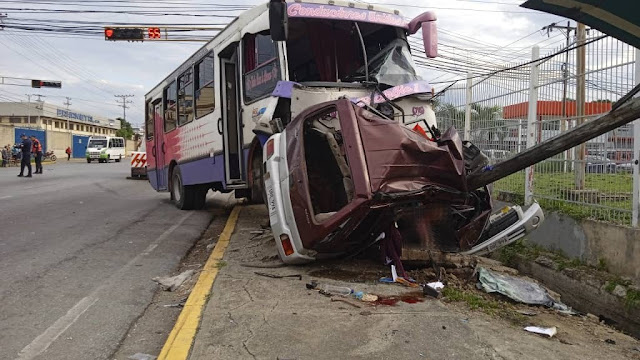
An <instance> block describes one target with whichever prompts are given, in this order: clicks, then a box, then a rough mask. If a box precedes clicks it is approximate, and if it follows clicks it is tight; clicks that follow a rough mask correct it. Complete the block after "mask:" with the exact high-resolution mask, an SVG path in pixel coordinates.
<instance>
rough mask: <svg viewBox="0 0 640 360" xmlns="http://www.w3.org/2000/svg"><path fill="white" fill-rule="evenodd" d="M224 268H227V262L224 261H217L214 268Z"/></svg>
mask: <svg viewBox="0 0 640 360" xmlns="http://www.w3.org/2000/svg"><path fill="white" fill-rule="evenodd" d="M225 266H227V262H226V261H224V260H220V261H218V262H217V263H216V267H217V268H218V269H222V268H223V267H225Z"/></svg>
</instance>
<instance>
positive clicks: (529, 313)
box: [516, 310, 538, 316]
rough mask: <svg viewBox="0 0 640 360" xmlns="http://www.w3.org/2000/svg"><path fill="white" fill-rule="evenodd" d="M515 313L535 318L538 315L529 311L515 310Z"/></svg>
mask: <svg viewBox="0 0 640 360" xmlns="http://www.w3.org/2000/svg"><path fill="white" fill-rule="evenodd" d="M516 312H517V313H518V314H520V315H526V316H536V315H538V313H537V312H535V311H531V310H516Z"/></svg>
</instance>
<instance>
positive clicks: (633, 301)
mask: <svg viewBox="0 0 640 360" xmlns="http://www.w3.org/2000/svg"><path fill="white" fill-rule="evenodd" d="M624 306H626V307H627V309H635V308H637V307H640V291H637V290H634V289H627V297H626V298H625V299H624Z"/></svg>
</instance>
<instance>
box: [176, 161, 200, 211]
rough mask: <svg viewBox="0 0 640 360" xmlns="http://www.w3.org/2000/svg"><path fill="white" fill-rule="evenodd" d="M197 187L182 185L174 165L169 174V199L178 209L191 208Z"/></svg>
mask: <svg viewBox="0 0 640 360" xmlns="http://www.w3.org/2000/svg"><path fill="white" fill-rule="evenodd" d="M196 190H197V189H196V188H195V187H194V186H184V184H183V182H182V173H181V172H180V168H179V167H177V166H176V167H174V168H173V172H172V174H171V199H172V200H173V203H174V204H175V205H176V207H177V208H178V209H180V210H192V209H193V208H194V205H195V200H196V194H195V192H197V191H196Z"/></svg>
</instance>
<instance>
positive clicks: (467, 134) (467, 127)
mask: <svg viewBox="0 0 640 360" xmlns="http://www.w3.org/2000/svg"><path fill="white" fill-rule="evenodd" d="M472 97H473V74H472V73H467V94H466V101H467V104H466V106H465V109H464V139H465V140H467V141H470V140H471V103H472V102H473V98H472Z"/></svg>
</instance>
